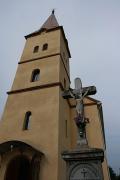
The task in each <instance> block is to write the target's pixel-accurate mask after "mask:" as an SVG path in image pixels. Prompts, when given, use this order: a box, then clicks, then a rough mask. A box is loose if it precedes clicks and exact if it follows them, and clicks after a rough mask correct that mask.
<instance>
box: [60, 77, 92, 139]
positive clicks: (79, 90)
mask: <svg viewBox="0 0 120 180" xmlns="http://www.w3.org/2000/svg"><path fill="white" fill-rule="evenodd" d="M94 94H96V87H95V86H89V87H82V82H81V79H80V78H75V89H71V88H69V90H65V91H64V92H63V98H64V99H69V98H74V99H75V100H76V112H77V117H75V122H76V125H77V127H78V130H79V136H80V137H81V138H84V139H85V126H86V123H87V121H88V120H87V119H86V118H85V117H84V106H83V98H84V97H86V96H88V95H94Z"/></svg>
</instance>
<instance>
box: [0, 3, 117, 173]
mask: <svg viewBox="0 0 120 180" xmlns="http://www.w3.org/2000/svg"><path fill="white" fill-rule="evenodd" d="M53 8H55V9H56V17H57V19H58V22H59V24H60V25H63V26H64V30H65V34H66V37H67V39H68V42H69V47H70V51H71V55H72V58H71V60H70V62H71V63H70V65H71V66H70V69H71V81H72V84H73V79H74V78H75V77H76V76H79V77H81V79H82V81H83V85H84V86H87V85H96V87H97V90H98V93H97V95H96V96H95V97H94V98H96V99H99V100H100V101H102V103H103V111H104V123H105V131H106V141H107V154H108V160H109V164H110V165H111V166H112V167H113V168H114V169H115V170H116V171H118V168H119V167H120V140H119V139H120V130H119V129H120V113H119V102H120V95H119V93H120V83H119V70H120V1H119V0H74V1H73V0H66V1H65V0H60V1H57V0H56V1H55V0H47V1H40V0H21V1H19V0H10V1H9V0H0V40H1V43H0V57H1V58H0V61H1V68H0V85H1V86H0V114H2V111H3V107H4V104H5V101H6V97H7V96H6V91H8V90H10V87H11V84H12V81H13V78H14V76H15V72H16V68H17V63H18V61H19V59H20V56H21V53H22V50H23V48H24V43H25V40H24V35H26V34H29V33H31V32H33V31H35V30H37V29H38V28H39V27H40V26H41V25H42V24H43V23H44V21H45V20H46V18H47V17H48V16H49V15H50V13H51V10H52V9H53Z"/></svg>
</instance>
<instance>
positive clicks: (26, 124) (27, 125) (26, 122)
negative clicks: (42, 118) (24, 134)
mask: <svg viewBox="0 0 120 180" xmlns="http://www.w3.org/2000/svg"><path fill="white" fill-rule="evenodd" d="M30 118H31V112H30V111H28V112H26V114H25V119H24V125H23V130H28V129H29V128H30Z"/></svg>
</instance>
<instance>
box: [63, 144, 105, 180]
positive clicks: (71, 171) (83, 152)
mask: <svg viewBox="0 0 120 180" xmlns="http://www.w3.org/2000/svg"><path fill="white" fill-rule="evenodd" d="M62 158H63V159H64V160H65V161H66V164H67V178H66V180H103V179H104V178H103V172H102V162H103V159H104V152H103V150H102V149H95V148H88V147H86V148H81V149H79V150H78V149H77V150H74V151H64V152H63V153H62Z"/></svg>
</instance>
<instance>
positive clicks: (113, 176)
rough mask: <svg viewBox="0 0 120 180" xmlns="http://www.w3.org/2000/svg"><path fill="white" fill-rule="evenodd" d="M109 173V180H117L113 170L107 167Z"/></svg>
mask: <svg viewBox="0 0 120 180" xmlns="http://www.w3.org/2000/svg"><path fill="white" fill-rule="evenodd" d="M109 171H110V178H111V180H118V179H117V176H116V173H115V172H114V170H113V169H112V168H111V167H109Z"/></svg>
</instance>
